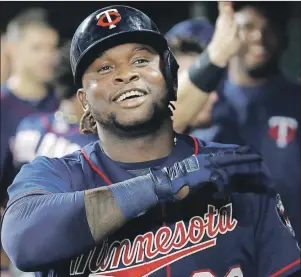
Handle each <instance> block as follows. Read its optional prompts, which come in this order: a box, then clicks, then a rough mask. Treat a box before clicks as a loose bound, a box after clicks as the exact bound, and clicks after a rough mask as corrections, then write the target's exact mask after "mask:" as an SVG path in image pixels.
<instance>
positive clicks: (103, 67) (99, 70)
mask: <svg viewBox="0 0 301 277" xmlns="http://www.w3.org/2000/svg"><path fill="white" fill-rule="evenodd" d="M111 69H112V66H110V65H105V66H102V67H101V68H99V69H98V70H97V72H105V71H108V70H111Z"/></svg>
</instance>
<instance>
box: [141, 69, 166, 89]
mask: <svg viewBox="0 0 301 277" xmlns="http://www.w3.org/2000/svg"><path fill="white" fill-rule="evenodd" d="M143 78H144V80H145V81H146V82H147V84H146V85H147V86H149V87H150V88H154V87H156V88H157V89H164V88H165V85H166V83H165V78H164V76H163V74H162V72H161V70H160V69H153V68H148V69H147V70H145V71H144V73H143Z"/></svg>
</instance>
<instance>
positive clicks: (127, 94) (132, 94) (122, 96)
mask: <svg viewBox="0 0 301 277" xmlns="http://www.w3.org/2000/svg"><path fill="white" fill-rule="evenodd" d="M143 95H144V93H142V92H140V91H137V90H132V91H128V92H126V93H123V94H122V95H120V96H119V97H118V98H117V100H116V102H121V101H123V100H125V99H126V98H128V97H130V96H138V97H139V96H143Z"/></svg>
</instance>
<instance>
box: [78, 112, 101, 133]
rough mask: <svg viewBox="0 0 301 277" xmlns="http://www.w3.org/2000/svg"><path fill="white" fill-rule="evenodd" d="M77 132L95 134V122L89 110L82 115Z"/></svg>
mask: <svg viewBox="0 0 301 277" xmlns="http://www.w3.org/2000/svg"><path fill="white" fill-rule="evenodd" d="M79 131H80V133H81V134H97V125H96V121H95V119H94V117H93V115H92V114H91V111H90V109H87V110H86V111H85V112H84V114H83V115H82V117H81V119H80V123H79Z"/></svg>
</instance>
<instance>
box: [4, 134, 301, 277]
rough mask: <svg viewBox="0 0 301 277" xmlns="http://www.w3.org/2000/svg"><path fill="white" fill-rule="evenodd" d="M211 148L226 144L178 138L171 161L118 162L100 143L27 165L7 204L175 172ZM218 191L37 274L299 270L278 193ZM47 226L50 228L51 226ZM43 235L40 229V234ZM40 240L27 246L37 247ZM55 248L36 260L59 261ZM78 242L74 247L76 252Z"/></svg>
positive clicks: (262, 276) (161, 209) (201, 275)
mask: <svg viewBox="0 0 301 277" xmlns="http://www.w3.org/2000/svg"><path fill="white" fill-rule="evenodd" d="M210 147H223V145H218V146H217V145H216V144H214V143H208V144H205V143H204V142H202V141H199V140H197V139H195V138H193V137H190V136H186V135H179V136H178V137H177V144H176V146H175V148H174V150H173V152H172V153H171V155H169V156H168V157H166V158H162V159H158V160H153V161H149V162H141V163H121V162H116V161H113V160H111V159H110V158H109V157H108V156H106V155H105V154H104V153H103V151H102V149H101V146H100V144H99V143H98V142H95V143H90V144H88V145H87V146H85V147H84V148H83V149H82V150H81V151H76V152H74V153H73V154H71V155H68V156H65V157H63V158H61V159H48V158H45V157H40V158H37V159H36V160H35V161H33V162H32V164H29V165H25V166H24V167H23V168H22V170H21V171H20V173H19V174H18V176H17V178H16V180H15V182H14V184H13V185H12V186H11V187H10V188H9V190H8V191H9V195H10V203H13V202H14V201H17V200H16V199H18V198H22V197H24V195H30V194H49V193H52V194H55V193H63V192H74V191H83V190H87V189H93V188H97V187H101V186H109V185H111V184H112V183H117V182H121V181H124V180H127V179H130V178H133V177H135V176H137V175H142V174H145V173H146V172H148V170H149V168H150V167H164V166H171V165H173V164H174V163H175V162H177V161H180V160H183V159H185V158H187V157H189V156H191V155H193V154H198V153H202V151H204V149H206V148H210ZM207 152H208V151H207ZM33 171H34V172H35V174H34V175H33V174H32V172H33ZM28 177H29V178H30V179H29V180H30V181H28V180H26V179H27V178H28ZM214 192H215V188H214V186H213V185H208V186H205V187H204V188H202V189H200V190H199V191H198V192H196V193H194V194H191V196H189V197H187V198H186V199H184V200H182V201H179V202H176V203H171V204H168V205H166V206H156V207H154V208H152V209H150V210H148V211H147V212H145V213H142V214H140V215H139V216H137V217H136V218H135V219H133V220H131V221H129V222H128V223H127V224H125V225H124V226H123V227H122V228H120V229H119V230H118V231H116V232H115V233H113V234H112V235H110V236H109V237H107V238H106V239H105V240H103V241H102V242H101V243H100V244H98V245H96V246H95V247H92V248H91V249H85V251H83V252H82V253H81V254H80V255H76V256H74V257H70V258H69V259H64V260H62V261H58V262H56V263H54V264H53V263H52V264H51V266H49V267H48V269H45V271H43V272H39V273H36V275H37V276H43V277H45V276H48V277H50V276H56V277H67V276H91V277H92V276H113V277H143V276H149V277H215V276H219V277H242V276H243V277H256V276H258V277H267V276H273V277H276V276H277V277H278V276H281V277H283V276H289V274H291V273H293V272H295V271H297V270H298V269H300V251H299V249H298V245H297V243H296V240H295V239H294V236H293V232H294V231H293V230H292V228H291V226H290V223H289V220H288V219H287V217H286V216H285V210H284V207H283V205H282V202H281V199H280V197H279V195H276V194H274V193H271V192H270V193H264V194H260V193H253V192H245V193H233V194H232V196H231V197H229V198H226V199H222V198H214V197H213V193H214ZM62 212H63V211H62ZM82 224H84V223H82ZM45 228H51V222H48V221H47V227H45ZM43 230H44V229H43V226H41V229H39V234H43ZM45 230H46V229H45ZM58 232H59V230H58ZM37 235H38V234H37ZM58 235H59V233H58ZM35 236H36V235H35ZM35 236H33V241H29V242H28V243H29V244H30V246H31V247H32V248H33V249H34V248H35V239H34V237H35ZM71 237H72V236H71ZM71 237H70V238H69V239H71ZM67 239H68V238H66V240H67ZM55 243H56V242H55V241H54V242H53V243H52V242H51V243H50V242H49V243H47V242H46V244H43V245H44V246H43V247H45V245H47V244H48V245H49V247H50V248H53V247H56V248H57V250H55V251H53V250H51V251H50V249H45V250H44V257H42V256H43V255H39V258H41V259H42V260H44V261H46V260H45V259H47V258H48V257H49V255H50V253H52V254H51V255H54V254H53V253H55V255H57V253H59V251H61V250H62V249H61V247H60V245H55ZM78 243H79V241H74V244H75V246H76V244H78ZM39 247H41V246H39ZM53 259H54V260H55V258H53ZM36 262H37V261H36Z"/></svg>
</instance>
